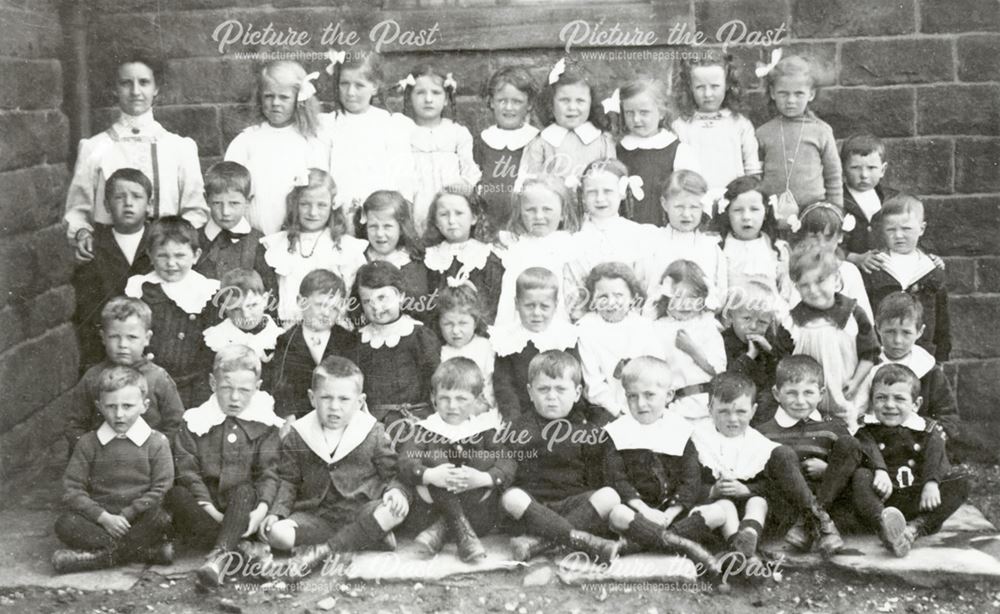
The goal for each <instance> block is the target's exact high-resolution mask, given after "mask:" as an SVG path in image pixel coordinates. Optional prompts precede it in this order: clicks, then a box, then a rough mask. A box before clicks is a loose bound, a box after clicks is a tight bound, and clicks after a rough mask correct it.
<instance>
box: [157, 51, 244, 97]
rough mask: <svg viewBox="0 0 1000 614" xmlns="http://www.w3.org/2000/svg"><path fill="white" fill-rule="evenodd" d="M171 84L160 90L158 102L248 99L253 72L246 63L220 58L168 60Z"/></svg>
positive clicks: (168, 75) (168, 76)
mask: <svg viewBox="0 0 1000 614" xmlns="http://www.w3.org/2000/svg"><path fill="white" fill-rule="evenodd" d="M167 78H168V80H169V82H170V84H171V86H170V88H169V89H167V90H166V91H164V90H160V97H161V104H164V105H171V104H196V103H204V102H233V101H241V102H246V101H249V100H250V98H251V96H252V93H253V86H254V80H255V78H256V74H255V73H254V71H253V70H251V68H250V64H248V63H246V62H239V61H231V60H219V59H184V60H171V61H170V63H169V64H168V66H167Z"/></svg>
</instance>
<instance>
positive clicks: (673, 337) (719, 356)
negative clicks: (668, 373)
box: [653, 311, 726, 426]
mask: <svg viewBox="0 0 1000 614" xmlns="http://www.w3.org/2000/svg"><path fill="white" fill-rule="evenodd" d="M653 324H654V334H655V335H656V339H657V343H658V344H659V345H660V347H661V348H662V350H661V351H662V352H663V354H665V355H667V357H668V358H667V362H669V363H670V366H671V368H672V370H673V374H674V381H673V386H672V387H673V388H674V389H675V390H678V391H679V390H680V389H681V388H685V387H687V386H694V385H697V384H707V383H708V382H710V381H711V380H712V377H713V376H714V374H711V373H706V372H705V371H703V370H702V368H701V367H699V366H698V364H697V363H695V361H694V359H693V358H691V355H690V354H688V353H687V352H685V351H683V350H681V349H680V348H678V347H677V336H678V335H679V334H680V332H681V331H684V332H685V333H687V335H688V336H689V337H690V338H691V341H692V342H693V343H694V344H695V345H696V346H697V347H698V349H700V350H701V353H702V354H703V355H704V356H705V359H706V360H707V361H708V363H709V364H710V365H711V366H712V367H713V368H714V369H715V373H722V372H723V371H725V370H726V346H725V343H724V342H723V340H722V333H721V331H720V330H719V323H718V321H717V320H716V319H715V316H713V315H712V313H711V312H709V311H706V312H703V313H702V314H701V315H699V316H696V317H694V318H691V319H689V320H675V319H673V318H669V317H667V318H660V319H659V320H656V321H655V322H654V323H653ZM678 397H679V398H675V399H674V401H673V402H672V403H671V404H670V409H671V410H672V411H675V412H677V413H678V414H679V415H681V416H683V417H684V418H685V419H687V420H688V421H689V422H692V423H693V424H695V425H696V426H697V425H698V424H700V423H701V422H705V421H708V420H709V419H710V418H709V413H708V391H707V390H706V391H705V392H697V393H694V394H684V395H683V396H682V395H678Z"/></svg>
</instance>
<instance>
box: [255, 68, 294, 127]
mask: <svg viewBox="0 0 1000 614" xmlns="http://www.w3.org/2000/svg"><path fill="white" fill-rule="evenodd" d="M296 96H297V92H296V89H295V86H293V85H291V84H283V83H279V82H277V81H275V80H274V79H264V80H263V84H262V87H261V91H260V108H261V111H262V112H263V113H264V118H265V119H266V120H267V123H269V124H271V125H272V126H274V127H275V128H283V127H284V126H288V125H289V124H291V123H292V121H293V120H294V119H295V104H296Z"/></svg>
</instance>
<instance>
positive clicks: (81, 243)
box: [75, 228, 94, 262]
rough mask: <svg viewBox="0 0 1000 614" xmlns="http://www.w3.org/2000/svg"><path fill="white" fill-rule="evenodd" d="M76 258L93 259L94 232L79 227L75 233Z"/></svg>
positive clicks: (80, 259)
mask: <svg viewBox="0 0 1000 614" xmlns="http://www.w3.org/2000/svg"><path fill="white" fill-rule="evenodd" d="M75 256H76V260H77V262H90V261H91V260H93V259H94V233H92V232H90V231H89V230H87V229H86V228H81V229H80V230H78V231H77V233H76V254H75Z"/></svg>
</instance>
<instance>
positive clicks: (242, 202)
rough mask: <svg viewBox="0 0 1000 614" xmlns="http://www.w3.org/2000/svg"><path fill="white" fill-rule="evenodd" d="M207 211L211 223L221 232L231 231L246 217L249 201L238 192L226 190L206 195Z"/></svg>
mask: <svg viewBox="0 0 1000 614" xmlns="http://www.w3.org/2000/svg"><path fill="white" fill-rule="evenodd" d="M207 200H208V210H209V211H211V213H212V221H214V222H215V223H216V224H217V225H218V226H219V228H221V229H223V230H232V229H233V228H235V227H236V225H237V224H239V223H240V220H242V219H243V216H244V215H246V212H247V207H248V206H249V205H250V201H249V200H248V199H247V197H246V196H244V195H243V193H242V192H240V191H239V190H226V191H225V192H218V193H216V194H209V195H208V198H207Z"/></svg>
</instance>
